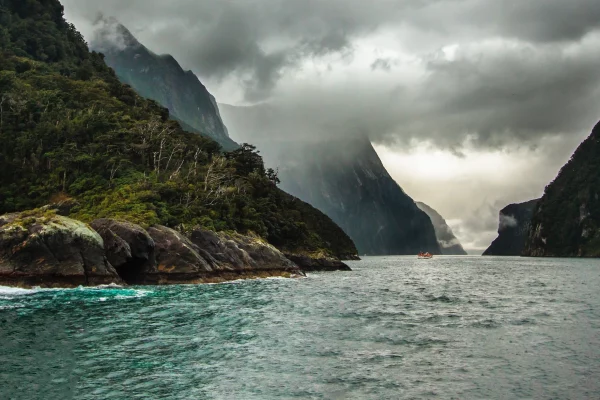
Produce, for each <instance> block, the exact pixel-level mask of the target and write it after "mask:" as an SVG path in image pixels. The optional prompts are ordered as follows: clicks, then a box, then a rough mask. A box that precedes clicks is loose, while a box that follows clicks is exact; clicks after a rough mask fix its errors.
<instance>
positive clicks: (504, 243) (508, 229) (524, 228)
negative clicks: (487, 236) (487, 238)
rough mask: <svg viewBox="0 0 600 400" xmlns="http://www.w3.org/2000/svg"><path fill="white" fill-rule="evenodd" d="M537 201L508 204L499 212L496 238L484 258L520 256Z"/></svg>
mask: <svg viewBox="0 0 600 400" xmlns="http://www.w3.org/2000/svg"><path fill="white" fill-rule="evenodd" d="M538 201H539V199H536V200H530V201H528V202H525V203H519V204H510V205H508V206H506V207H504V208H503V209H502V210H501V211H500V219H499V224H498V237H497V238H496V239H495V240H494V241H493V242H492V244H491V245H490V247H488V249H487V250H486V251H485V252H484V253H483V255H484V256H520V255H521V253H522V252H523V248H524V247H525V241H526V240H527V234H528V232H529V228H530V226H531V216H532V215H533V211H534V210H535V206H536V205H537V203H538Z"/></svg>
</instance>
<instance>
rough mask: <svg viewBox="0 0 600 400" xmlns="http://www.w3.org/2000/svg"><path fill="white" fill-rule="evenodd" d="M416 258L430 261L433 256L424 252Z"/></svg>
mask: <svg viewBox="0 0 600 400" xmlns="http://www.w3.org/2000/svg"><path fill="white" fill-rule="evenodd" d="M417 258H418V259H419V260H428V259H430V258H433V255H432V254H431V253H429V252H428V251H427V252H425V253H419V254H418V255H417Z"/></svg>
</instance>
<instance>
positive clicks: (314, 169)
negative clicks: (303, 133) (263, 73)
mask: <svg viewBox="0 0 600 400" xmlns="http://www.w3.org/2000/svg"><path fill="white" fill-rule="evenodd" d="M221 110H222V113H223V118H224V120H225V121H226V122H227V124H228V125H229V126H230V129H231V132H232V133H233V134H234V137H235V138H238V139H239V138H241V139H242V140H245V141H252V142H253V143H255V144H256V145H257V146H258V148H259V149H261V152H262V154H263V155H264V157H265V160H266V162H267V163H268V164H269V165H272V166H278V167H279V176H280V178H281V180H282V184H281V187H282V188H283V189H284V190H286V191H287V192H289V193H291V194H293V195H294V196H297V197H299V198H300V199H302V200H304V201H306V202H308V203H310V204H312V205H313V206H315V207H316V208H318V209H319V210H321V211H323V212H324V213H325V214H327V215H328V216H329V217H331V218H332V219H333V220H334V221H335V222H336V223H337V224H338V225H339V226H340V227H342V229H344V231H345V232H346V233H347V234H348V235H349V236H350V237H351V238H352V240H353V241H354V242H355V243H356V246H357V247H358V250H359V252H360V253H361V254H370V255H385V254H417V253H418V252H419V251H429V252H431V253H434V254H440V253H441V251H440V247H439V245H438V242H437V240H436V237H435V231H434V227H433V225H432V223H431V220H430V219H429V217H428V216H427V215H426V214H425V213H424V212H423V211H421V210H420V209H419V208H418V207H417V205H416V204H415V202H414V201H413V200H412V199H411V198H410V197H409V196H408V195H407V194H406V193H405V192H404V191H403V190H402V188H401V187H400V186H399V185H398V184H397V183H396V182H395V181H394V180H393V179H392V177H391V176H390V175H389V174H388V172H387V171H386V169H385V167H384V166H383V164H382V163H381V160H380V159H379V156H378V155H377V153H376V152H375V150H374V149H373V146H372V145H371V143H370V142H369V140H367V139H366V138H362V139H337V140H333V139H331V140H326V141H321V142H310V141H307V140H302V138H297V140H293V139H280V138H278V137H277V129H276V128H274V127H273V126H270V124H271V123H272V121H274V120H275V119H278V118H285V115H283V116H282V115H280V114H279V113H278V112H277V110H276V109H274V108H272V107H264V106H263V107H232V106H227V105H221ZM289 136H290V135H288V137H289Z"/></svg>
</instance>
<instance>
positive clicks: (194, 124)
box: [90, 19, 237, 150]
mask: <svg viewBox="0 0 600 400" xmlns="http://www.w3.org/2000/svg"><path fill="white" fill-rule="evenodd" d="M90 47H91V48H92V49H93V50H97V51H101V52H102V53H104V54H105V56H106V57H105V61H106V64H107V65H108V66H109V67H111V68H113V69H114V70H115V72H116V73H117V76H118V77H119V80H120V81H121V82H123V83H126V84H128V85H130V86H131V87H132V88H133V89H135V91H136V92H138V93H139V94H140V95H141V96H143V97H146V98H149V99H152V100H155V101H157V102H158V103H160V104H161V105H163V106H164V107H166V108H168V109H169V112H170V113H171V116H173V117H174V118H175V119H177V120H178V121H180V122H181V123H182V127H183V128H184V129H186V130H191V131H194V132H197V133H200V134H203V135H206V136H208V137H211V138H212V139H214V140H216V141H217V142H219V144H221V146H223V148H224V149H226V150H231V149H234V148H236V147H237V144H236V143H235V142H234V141H233V140H231V139H230V138H229V134H228V132H227V128H226V127H225V125H224V124H223V121H222V120H221V115H220V114H219V107H218V105H217V102H216V101H215V98H214V97H213V96H212V95H211V94H210V93H209V92H208V90H207V89H206V87H205V86H204V85H203V84H202V83H201V82H200V80H198V77H197V76H196V75H194V74H193V73H192V72H191V71H184V70H183V69H182V68H181V66H180V65H179V63H178V62H177V61H176V60H175V59H174V58H173V57H172V56H170V55H157V54H154V53H153V52H151V51H150V50H148V49H147V48H146V47H144V46H143V45H142V44H141V43H140V42H138V40H137V39H136V38H135V37H134V36H133V35H132V34H131V32H129V30H127V28H125V27H124V26H123V25H121V24H119V23H118V22H117V21H116V20H114V19H106V20H104V21H103V23H102V28H101V29H99V30H97V31H96V36H95V38H94V40H92V41H91V43H90Z"/></svg>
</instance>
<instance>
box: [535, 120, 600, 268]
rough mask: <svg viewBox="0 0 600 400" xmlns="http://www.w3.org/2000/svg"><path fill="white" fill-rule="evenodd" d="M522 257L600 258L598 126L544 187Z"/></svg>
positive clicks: (599, 157) (599, 132)
mask: <svg viewBox="0 0 600 400" xmlns="http://www.w3.org/2000/svg"><path fill="white" fill-rule="evenodd" d="M523 254H524V255H527V256H538V257H543V256H546V257H600V123H599V124H598V125H596V126H595V127H594V129H593V130H592V133H591V135H590V136H589V137H588V138H587V139H586V140H584V141H583V143H581V145H580V146H579V148H578V149H577V150H576V151H575V153H574V154H573V156H572V157H571V159H570V160H569V162H568V163H567V164H566V165H565V166H564V167H563V168H562V169H561V170H560V172H559V174H558V176H557V177H556V179H555V180H554V181H553V182H552V183H550V184H549V185H548V186H546V190H545V191H544V196H543V197H542V199H541V200H540V202H539V203H538V205H537V207H536V209H535V211H534V214H533V217H532V220H531V228H530V230H529V234H528V238H527V244H526V246H525V251H524V252H523Z"/></svg>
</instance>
